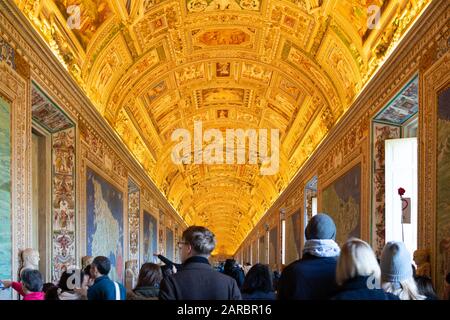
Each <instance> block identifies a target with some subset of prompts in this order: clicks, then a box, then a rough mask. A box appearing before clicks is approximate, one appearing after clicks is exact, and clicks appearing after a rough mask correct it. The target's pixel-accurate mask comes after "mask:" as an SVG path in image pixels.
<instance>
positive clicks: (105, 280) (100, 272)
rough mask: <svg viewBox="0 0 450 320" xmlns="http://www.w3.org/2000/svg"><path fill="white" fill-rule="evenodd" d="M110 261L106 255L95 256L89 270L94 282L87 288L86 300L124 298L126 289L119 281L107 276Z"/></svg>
mask: <svg viewBox="0 0 450 320" xmlns="http://www.w3.org/2000/svg"><path fill="white" fill-rule="evenodd" d="M110 270H111V262H110V261H109V259H108V258H107V257H102V256H99V257H96V258H95V259H94V261H92V264H91V268H90V272H91V277H92V278H93V279H95V280H94V284H93V285H92V286H91V287H90V288H89V289H88V290H87V297H88V300H125V296H126V290H125V288H124V286H123V285H122V284H120V283H117V282H114V281H112V280H111V279H109V277H108V273H109V271H110Z"/></svg>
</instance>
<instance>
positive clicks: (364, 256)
mask: <svg viewBox="0 0 450 320" xmlns="http://www.w3.org/2000/svg"><path fill="white" fill-rule="evenodd" d="M380 273H381V272H380V267H379V266H378V262H377V258H376V257H375V253H374V252H373V250H372V248H371V247H370V246H369V245H368V244H367V243H366V242H364V241H362V240H361V239H357V238H351V239H349V240H347V241H346V242H345V243H344V244H343V245H342V247H341V254H340V256H339V258H338V262H337V265H336V283H337V284H338V285H343V284H344V283H345V282H347V281H348V280H350V279H354V278H356V277H358V276H361V277H368V276H373V277H374V280H376V281H378V280H379V279H380Z"/></svg>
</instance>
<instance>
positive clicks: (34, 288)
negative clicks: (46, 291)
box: [20, 269, 44, 292]
mask: <svg viewBox="0 0 450 320" xmlns="http://www.w3.org/2000/svg"><path fill="white" fill-rule="evenodd" d="M20 280H21V282H22V286H23V290H24V291H25V292H40V291H42V287H43V285H44V282H43V281H42V275H41V273H40V272H39V271H38V270H31V269H24V270H23V271H22V274H21V279H20Z"/></svg>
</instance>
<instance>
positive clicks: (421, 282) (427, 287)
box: [414, 276, 438, 300]
mask: <svg viewBox="0 0 450 320" xmlns="http://www.w3.org/2000/svg"><path fill="white" fill-rule="evenodd" d="M414 279H415V280H416V284H417V289H418V290H419V293H420V294H421V295H424V296H426V297H428V298H431V299H434V300H437V299H438V298H437V296H436V292H435V291H434V288H433V282H432V281H431V279H430V278H429V277H426V276H416V277H415V278H414Z"/></svg>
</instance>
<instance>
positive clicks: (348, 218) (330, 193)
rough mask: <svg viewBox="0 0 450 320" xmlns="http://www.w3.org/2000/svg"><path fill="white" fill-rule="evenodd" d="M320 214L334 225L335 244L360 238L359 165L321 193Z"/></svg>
mask: <svg viewBox="0 0 450 320" xmlns="http://www.w3.org/2000/svg"><path fill="white" fill-rule="evenodd" d="M322 212H324V213H327V214H329V215H330V216H331V217H332V218H333V220H334V222H335V223H336V228H337V232H336V242H337V243H338V244H339V245H342V244H343V243H344V242H345V241H346V240H347V239H348V238H349V237H358V238H359V237H360V216H361V214H360V212H361V165H360V164H358V165H356V166H355V167H353V168H352V169H350V170H349V171H347V173H345V174H344V175H343V176H341V177H340V178H338V179H337V180H336V181H334V182H333V183H332V184H331V185H329V186H328V187H327V188H326V189H324V190H323V193H322Z"/></svg>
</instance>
